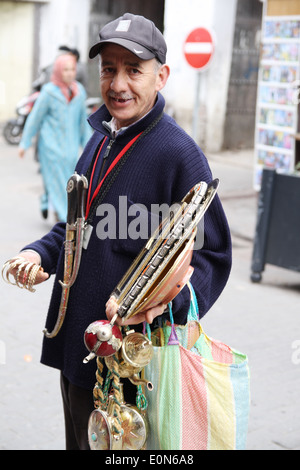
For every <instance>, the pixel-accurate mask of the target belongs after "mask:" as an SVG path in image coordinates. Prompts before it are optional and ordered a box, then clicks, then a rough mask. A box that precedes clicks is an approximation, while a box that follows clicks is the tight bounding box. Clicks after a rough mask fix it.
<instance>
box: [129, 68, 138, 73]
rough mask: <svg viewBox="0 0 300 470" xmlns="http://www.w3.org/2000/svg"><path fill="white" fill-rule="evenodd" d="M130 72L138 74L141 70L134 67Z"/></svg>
mask: <svg viewBox="0 0 300 470" xmlns="http://www.w3.org/2000/svg"><path fill="white" fill-rule="evenodd" d="M130 73H131V74H132V75H138V74H139V73H140V71H139V69H135V68H132V69H130Z"/></svg>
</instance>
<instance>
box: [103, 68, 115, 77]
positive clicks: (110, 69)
mask: <svg viewBox="0 0 300 470" xmlns="http://www.w3.org/2000/svg"><path fill="white" fill-rule="evenodd" d="M113 71H114V70H113V68H112V67H105V69H102V70H101V75H111V74H112V73H113Z"/></svg>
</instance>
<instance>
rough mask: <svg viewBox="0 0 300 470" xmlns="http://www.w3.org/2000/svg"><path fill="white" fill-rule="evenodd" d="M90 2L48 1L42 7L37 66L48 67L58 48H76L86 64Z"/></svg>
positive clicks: (82, 0)
mask: <svg viewBox="0 0 300 470" xmlns="http://www.w3.org/2000/svg"><path fill="white" fill-rule="evenodd" d="M89 11H90V2H89V0H51V1H50V2H49V3H48V4H45V5H43V7H42V8H41V24H40V66H41V67H42V68H43V67H46V66H47V65H49V64H51V63H52V62H53V61H54V59H55V57H56V54H57V49H58V47H59V46H61V45H66V46H69V47H76V48H77V49H78V50H79V52H80V60H81V62H83V63H84V62H86V61H87V53H88V26H89Z"/></svg>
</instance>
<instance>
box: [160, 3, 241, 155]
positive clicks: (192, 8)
mask: <svg viewBox="0 0 300 470" xmlns="http://www.w3.org/2000/svg"><path fill="white" fill-rule="evenodd" d="M236 3H237V0H226V1H224V0H186V1H185V2H182V0H165V34H164V35H165V39H166V41H167V45H168V55H167V62H168V64H169V65H170V67H171V75H170V78H169V82H168V84H167V86H166V88H165V90H164V96H165V98H166V101H167V103H168V105H169V106H170V107H172V108H173V110H174V114H175V117H176V119H177V121H178V123H179V124H180V125H181V126H182V127H183V128H184V129H185V130H186V131H187V132H189V133H190V134H192V122H193V110H194V103H195V97H196V75H197V72H196V70H195V69H193V68H192V67H191V66H189V65H188V63H187V62H186V60H185V57H184V54H183V45H184V41H185V39H186V37H187V36H188V34H189V33H190V32H191V31H192V30H193V29H195V28H199V27H205V28H207V29H209V30H211V31H212V32H214V34H215V39H216V48H215V54H214V57H213V59H212V61H211V63H210V66H209V68H208V69H207V70H206V71H204V72H202V73H201V77H200V93H199V94H200V111H199V112H200V120H199V129H198V139H197V140H198V142H199V144H200V145H201V146H204V147H205V149H206V150H208V151H211V152H213V151H219V150H220V149H221V146H222V143H223V128H224V120H225V112H226V102H227V90H228V81H229V74H230V66H231V53H232V42H233V34H234V25H235V13H236Z"/></svg>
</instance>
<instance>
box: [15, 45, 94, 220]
mask: <svg viewBox="0 0 300 470" xmlns="http://www.w3.org/2000/svg"><path fill="white" fill-rule="evenodd" d="M75 76H76V58H75V57H74V56H73V55H71V54H63V55H61V56H59V57H58V58H57V59H56V61H55V63H54V67H53V73H52V76H51V82H49V83H47V84H46V85H44V86H43V88H42V90H41V93H40V95H39V97H38V99H37V101H36V103H35V105H34V107H33V109H32V111H31V113H30V115H29V117H28V119H27V121H26V124H25V128H24V132H23V136H22V140H21V142H20V146H19V156H20V157H21V158H23V157H24V154H25V151H26V150H27V149H28V148H29V147H30V146H31V145H32V144H33V138H34V137H36V136H37V139H38V143H37V145H38V155H39V162H40V168H41V174H42V178H43V183H44V187H45V193H46V194H45V195H46V197H47V199H48V200H49V201H50V203H51V205H52V206H53V208H54V211H55V213H56V216H57V219H58V220H60V221H65V220H66V215H67V196H66V185H67V181H68V179H69V177H70V176H71V175H72V174H73V172H74V169H75V166H76V164H77V161H78V158H79V155H80V153H79V152H80V148H84V146H85V144H86V143H87V141H88V139H89V137H90V136H91V128H90V126H89V124H88V123H87V114H86V108H85V100H86V92H85V89H84V87H83V86H82V85H81V84H80V83H79V82H77V81H75ZM45 195H44V196H43V197H42V198H41V211H42V212H43V211H47V210H48V200H47V199H46V200H45Z"/></svg>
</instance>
